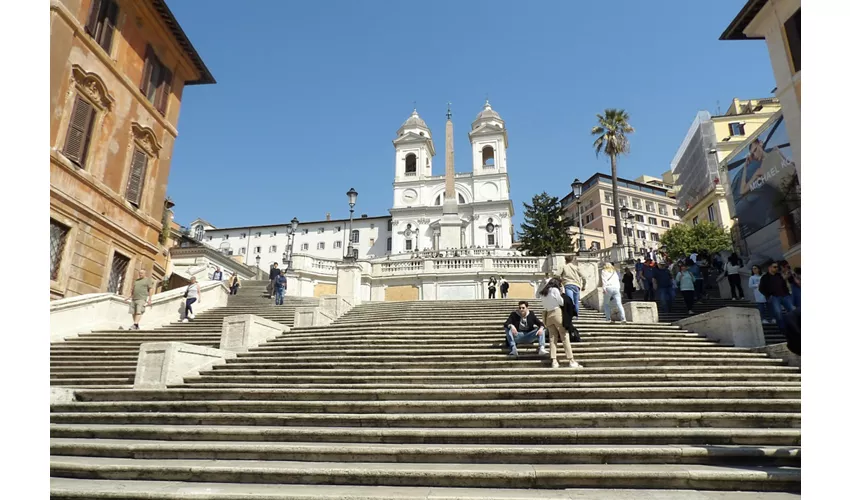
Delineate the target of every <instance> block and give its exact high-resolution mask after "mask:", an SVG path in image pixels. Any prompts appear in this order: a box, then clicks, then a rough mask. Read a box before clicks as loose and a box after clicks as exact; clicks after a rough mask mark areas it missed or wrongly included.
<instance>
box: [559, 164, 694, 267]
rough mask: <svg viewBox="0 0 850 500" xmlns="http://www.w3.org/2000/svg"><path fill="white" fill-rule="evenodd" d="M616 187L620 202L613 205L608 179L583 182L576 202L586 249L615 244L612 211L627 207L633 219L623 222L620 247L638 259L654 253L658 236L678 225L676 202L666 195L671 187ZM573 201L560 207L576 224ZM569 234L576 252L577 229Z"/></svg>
mask: <svg viewBox="0 0 850 500" xmlns="http://www.w3.org/2000/svg"><path fill="white" fill-rule="evenodd" d="M641 178H646V176H642V177H641ZM653 179H657V178H653ZM662 184H663V183H662ZM617 186H618V187H619V192H620V193H619V194H620V200H619V203H617V204H616V205H615V203H614V194H613V191H612V187H613V186H612V184H611V176H610V175H608V174H602V173H597V174H594V175H593V176H592V177H590V178H589V179H588V180H586V181H585V182H584V184H583V186H582V194H581V198H579V201H580V202H581V220H582V222H583V226H584V228H583V229H584V238H585V245H586V248H587V249H588V250H590V249H592V248H595V249H603V248H610V247H612V246H613V245H614V244H616V243H617V233H616V227H615V223H614V210H619V209H620V207H628V209H629V212H630V213H631V214H632V215H634V219H633V221H632V222H631V223H627V221H622V222H623V226H624V227H623V231H624V235H623V236H624V237H623V244H624V245H629V246H630V247H631V248H632V249H635V250H636V254H638V255H640V254H644V253H646V252H647V251H649V250H652V249H657V248H658V246H659V245H660V244H661V243H660V240H661V235H662V234H664V233H666V232H667V230H668V229H669V228H670V227H672V226H673V225H675V224H678V223H679V216H678V211H677V209H676V201H675V200H673V199H671V198H670V197H669V195H668V192H669V188H670V186H669V185H664V186H657V185H653V184H649V183H643V182H635V181H630V180H627V179H621V178H618V179H617ZM575 201H576V200H575V197H574V196H573V193H570V194H569V195H567V196H565V197H564V198H563V199H561V207H562V208H563V210H564V214H565V216H566V217H568V218H571V219H574V220H576V221H577V220H579V215H578V205H577V204H576V202H575ZM570 232H571V234H572V235H573V242H574V243H575V245H576V249H578V236H577V235H578V227H575V228H571V231H570ZM600 247H601V248H600Z"/></svg>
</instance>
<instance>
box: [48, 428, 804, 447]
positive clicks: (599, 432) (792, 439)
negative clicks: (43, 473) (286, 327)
mask: <svg viewBox="0 0 850 500" xmlns="http://www.w3.org/2000/svg"><path fill="white" fill-rule="evenodd" d="M543 425H546V423H545V422H544V423H543ZM50 436H51V437H61V438H102V439H152V440H162V441H264V442H293V441H302V442H322V443H395V444H401V443H420V444H526V445H528V444H696V445H732V444H734V445H756V446H765V445H774V446H800V442H801V439H802V437H801V436H802V433H801V431H800V429H756V428H753V429H748V428H705V427H671V428H663V427H657V428H648V429H643V428H634V429H629V428H571V429H564V428H551V427H543V428H541V427H534V428H526V429H521V430H516V431H513V432H505V431H504V430H502V429H464V428H458V429H453V428H449V429H438V428H424V429H416V428H413V429H405V428H390V429H388V428H384V427H374V428H370V427H309V426H307V427H262V426H239V425H234V426H214V425H211V426H193V425H176V426H166V425H163V426H160V425H104V424H88V423H84V424H50Z"/></svg>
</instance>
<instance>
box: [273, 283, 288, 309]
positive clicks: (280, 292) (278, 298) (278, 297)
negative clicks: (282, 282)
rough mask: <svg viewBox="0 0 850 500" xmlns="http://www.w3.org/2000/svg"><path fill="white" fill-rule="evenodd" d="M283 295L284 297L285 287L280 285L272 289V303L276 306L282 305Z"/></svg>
mask: <svg viewBox="0 0 850 500" xmlns="http://www.w3.org/2000/svg"><path fill="white" fill-rule="evenodd" d="M284 297H286V288H283V287H282V286H281V287H275V289H274V304H275V305H276V306H282V305H283V298H284Z"/></svg>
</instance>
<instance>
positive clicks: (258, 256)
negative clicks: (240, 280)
mask: <svg viewBox="0 0 850 500" xmlns="http://www.w3.org/2000/svg"><path fill="white" fill-rule="evenodd" d="M254 262H256V263H257V277H258V278H259V276H260V254H257V256H256V257H255V258H254Z"/></svg>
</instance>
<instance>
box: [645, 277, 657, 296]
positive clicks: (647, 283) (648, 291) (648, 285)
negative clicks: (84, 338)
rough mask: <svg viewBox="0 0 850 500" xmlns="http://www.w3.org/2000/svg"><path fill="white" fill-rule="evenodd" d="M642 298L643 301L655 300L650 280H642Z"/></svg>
mask: <svg viewBox="0 0 850 500" xmlns="http://www.w3.org/2000/svg"><path fill="white" fill-rule="evenodd" d="M643 300H644V301H645V302H649V301H652V300H655V289H654V288H652V280H648V279H644V280H643Z"/></svg>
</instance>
